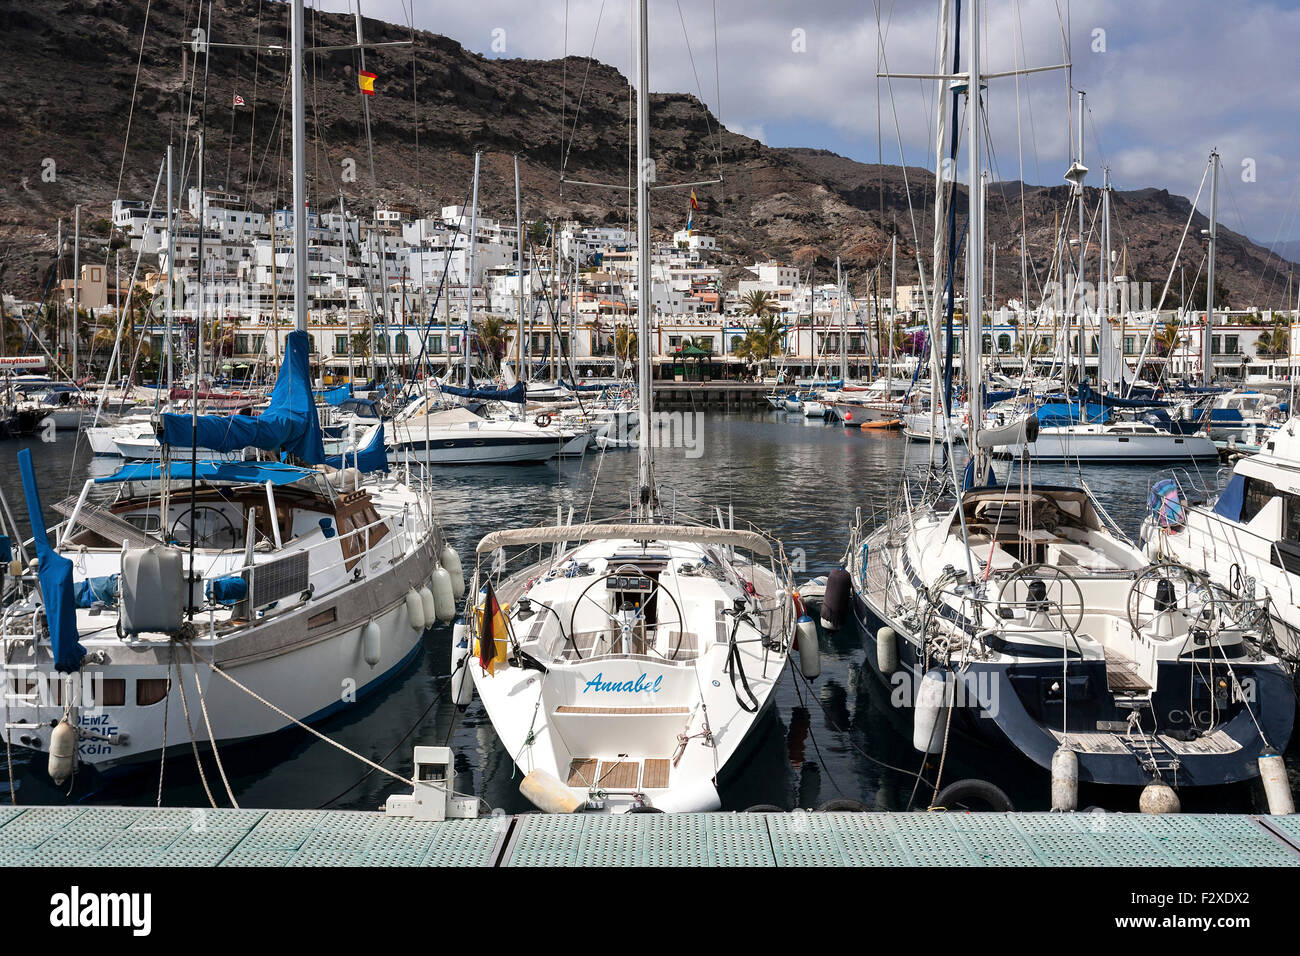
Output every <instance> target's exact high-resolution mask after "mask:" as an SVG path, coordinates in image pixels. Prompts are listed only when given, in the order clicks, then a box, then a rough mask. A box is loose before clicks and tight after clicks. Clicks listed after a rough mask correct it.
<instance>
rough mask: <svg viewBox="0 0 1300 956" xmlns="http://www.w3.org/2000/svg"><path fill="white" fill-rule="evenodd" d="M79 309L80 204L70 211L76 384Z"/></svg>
mask: <svg viewBox="0 0 1300 956" xmlns="http://www.w3.org/2000/svg"><path fill="white" fill-rule="evenodd" d="M80 308H81V203H77V205H76V208H75V209H73V211H72V383H73V384H74V385H75V384H76V382H77V311H78V310H79V309H80Z"/></svg>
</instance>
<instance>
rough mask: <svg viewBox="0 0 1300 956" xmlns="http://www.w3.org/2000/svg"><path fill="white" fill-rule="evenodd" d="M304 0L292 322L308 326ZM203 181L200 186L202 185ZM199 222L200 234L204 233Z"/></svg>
mask: <svg viewBox="0 0 1300 956" xmlns="http://www.w3.org/2000/svg"><path fill="white" fill-rule="evenodd" d="M302 5H303V0H293V15H292V18H291V19H292V25H291V32H292V43H293V58H292V61H291V67H292V70H293V323H294V328H295V329H297V330H298V331H300V332H305V331H306V330H307V127H306V119H305V116H306V113H307V109H306V106H305V104H304V95H303V75H304V71H303V54H302V38H303V12H302ZM202 186H203V184H202V183H200V184H199V187H200V189H201V188H202ZM202 234H203V233H202V226H201V225H200V232H199V235H200V237H201V236H202Z"/></svg>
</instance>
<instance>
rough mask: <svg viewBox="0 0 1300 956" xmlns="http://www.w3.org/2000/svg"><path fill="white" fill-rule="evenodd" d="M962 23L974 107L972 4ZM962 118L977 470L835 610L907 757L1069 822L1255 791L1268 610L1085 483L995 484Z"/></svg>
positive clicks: (1279, 713) (881, 535)
mask: <svg viewBox="0 0 1300 956" xmlns="http://www.w3.org/2000/svg"><path fill="white" fill-rule="evenodd" d="M966 13H967V14H968V15H969V18H970V19H969V24H968V26H967V27H966V29H965V31H964V33H965V36H966V39H967V43H968V46H967V47H966V50H967V51H968V57H967V63H966V71H967V72H966V74H965V75H964V76H961V77H960V79H961V80H962V81H963V84H964V87H965V89H966V90H967V91H968V94H967V95H970V91H978V90H979V89H980V82H979V80H980V75H981V71H980V55H981V53H980V37H981V32H980V25H981V24H980V20H979V4H978V2H976V0H967V5H966ZM966 112H967V116H968V117H969V134H968V145H967V149H968V151H969V162H970V176H969V180H968V181H969V182H970V183H971V184H974V188H973V190H972V201H971V202H970V223H969V233H968V235H969V245H968V248H967V255H968V256H969V257H970V258H969V261H968V263H967V277H968V278H967V295H966V301H967V302H968V303H969V304H970V310H971V312H970V315H969V316H968V317H967V323H966V336H967V338H966V341H965V343H964V345H963V349H962V352H963V356H964V361H965V365H966V375H967V383H968V388H967V392H968V396H969V404H970V430H971V434H970V436H969V448H970V453H971V460H970V462H969V464H968V467H967V471H966V475H965V478H964V479H960V480H959V479H958V478H957V476H956V474H955V471H954V474H953V475H952V478H951V484H949V485H948V486H947V487H944V488H941V489H938V490H937V491H932V492H931V493H930V494H929V495H924V496H923V497H922V498H921V499H920V500H913V498H912V495H911V489H906V490H905V493H904V494H903V495H900V496H899V503H898V504H896V505H895V506H894V507H893V508H891V513H890V514H889V516H888V517H887V519H886V520H884V521H883V523H879V524H866V523H864V524H863V525H861V526H860V527H859V528H858V529H857V530H856V531H855V533H854V534H853V535H852V536H851V539H850V542H849V547H848V550H847V553H846V561H845V568H844V570H842V571H840V572H838V573H837V574H833V575H832V576H831V579H830V580H829V581H828V584H827V592H826V600H827V601H828V602H831V603H832V604H834V603H836V602H848V601H851V602H852V605H853V608H854V611H855V613H856V616H857V618H858V621H859V622H860V624H861V627H862V629H863V643H864V645H865V647H866V649H867V652H868V653H867V658H868V669H869V670H870V671H871V672H873V673H875V674H877V675H878V676H879V677H880V678H881V679H882V680H884V681H886V682H887V683H888V684H889V686H890V687H891V688H893V689H894V690H895V691H897V690H898V689H899V688H902V689H903V690H904V692H905V693H906V694H907V704H908V705H910V713H911V715H912V720H913V740H912V743H913V746H914V748H915V749H916V750H918V751H920V752H921V753H931V754H935V753H946V752H947V751H948V748H949V746H950V743H951V742H952V741H956V740H966V739H975V740H978V741H981V742H983V743H984V744H988V745H992V746H994V747H998V748H1004V749H1010V750H1011V751H1013V752H1018V753H1019V754H1021V755H1023V756H1024V757H1026V758H1028V759H1029V760H1030V761H1032V762H1033V763H1035V764H1037V765H1038V766H1039V767H1041V768H1043V769H1044V771H1046V770H1047V769H1048V768H1049V767H1050V768H1051V771H1052V775H1053V776H1052V779H1053V793H1054V800H1053V806H1054V808H1055V809H1062V810H1071V809H1075V808H1076V806H1075V805H1074V803H1073V802H1077V796H1078V785H1079V783H1080V782H1086V783H1095V784H1108V785H1126V786H1148V787H1151V788H1152V789H1151V791H1150V794H1151V797H1150V799H1152V800H1161V799H1166V798H1172V797H1173V795H1172V793H1171V792H1170V791H1169V788H1171V787H1186V786H1206V785H1216V784H1223V783H1229V782H1234V781H1240V780H1247V779H1250V778H1253V777H1255V776H1258V775H1259V773H1260V766H1261V761H1262V760H1264V759H1269V758H1270V756H1271V758H1272V759H1278V758H1276V752H1280V751H1281V750H1282V749H1284V748H1285V746H1286V744H1287V742H1288V741H1289V739H1290V735H1291V730H1292V724H1293V720H1294V713H1295V695H1294V691H1293V690H1292V687H1291V681H1290V676H1289V675H1288V673H1287V671H1286V670H1285V668H1284V667H1283V666H1282V664H1281V662H1280V661H1279V659H1278V658H1277V657H1276V656H1275V655H1273V654H1271V653H1269V652H1268V651H1267V649H1266V648H1264V647H1263V646H1262V645H1261V632H1260V630H1259V628H1258V620H1259V615H1260V613H1261V604H1260V602H1258V601H1252V600H1250V599H1248V598H1246V597H1245V596H1243V595H1236V594H1232V593H1230V592H1228V591H1227V590H1226V589H1224V588H1221V587H1218V586H1216V585H1214V584H1213V583H1212V582H1210V581H1208V580H1206V579H1205V577H1204V576H1203V575H1200V574H1197V573H1196V572H1193V571H1189V570H1188V569H1187V568H1186V567H1185V566H1181V565H1176V564H1171V563H1168V562H1158V563H1155V564H1152V563H1150V562H1149V561H1148V559H1147V557H1146V556H1145V555H1143V554H1142V552H1141V551H1140V550H1139V549H1138V548H1136V547H1135V546H1134V545H1133V544H1131V543H1130V542H1129V541H1128V540H1127V539H1126V538H1125V537H1124V535H1123V534H1122V532H1120V530H1119V529H1118V528H1117V527H1116V526H1115V525H1114V523H1113V522H1111V521H1110V520H1109V519H1108V518H1107V517H1106V515H1105V511H1104V509H1103V508H1102V507H1101V506H1100V504H1099V503H1098V501H1097V500H1096V498H1095V497H1094V496H1093V494H1092V493H1091V492H1090V491H1089V490H1088V488H1087V487H1086V485H1085V486H1081V487H1063V486H1050V485H1049V486H1043V485H1040V484H1038V483H1036V482H1034V481H1033V479H1032V474H1031V467H1030V465H1029V464H1026V465H1025V466H1024V467H1023V468H1022V469H1020V477H1019V479H1018V480H1017V479H1015V478H1014V477H1012V478H1009V479H1008V480H1007V481H1005V482H998V481H996V480H994V476H993V474H992V471H991V469H990V467H989V450H990V448H991V447H993V446H994V445H996V444H999V443H1004V442H1005V437H1004V436H1003V435H1002V434H998V433H993V434H988V433H986V431H985V427H986V426H985V421H984V417H983V414H982V408H981V406H982V403H983V392H982V389H981V377H982V369H981V362H980V359H979V355H980V347H979V345H980V340H981V333H982V329H981V316H980V312H981V304H982V301H983V298H982V292H981V286H982V281H983V269H982V267H981V265H980V264H981V263H982V262H983V259H982V254H983V253H982V250H983V240H984V235H983V203H982V198H981V197H980V195H979V188H978V186H979V184H980V183H981V181H982V179H981V175H980V172H981V170H980V166H981V160H982V156H983V149H982V146H981V135H982V133H983V131H984V128H985V127H984V123H983V119H982V117H981V115H980V113H981V108H980V105H979V104H978V93H976V94H975V95H974V97H973V99H972V103H971V105H970V107H969V109H968V110H967V111H966ZM952 135H954V136H956V135H957V131H953V133H952ZM940 192H941V194H942V190H941V191H940ZM1035 424H1036V422H1033V421H1030V422H1027V423H1025V425H1024V426H1023V427H1025V429H1026V432H1027V433H1026V435H1025V437H1026V438H1028V437H1032V431H1033V428H1032V426H1033V425H1035ZM1016 427H1021V426H1019V425H1018V424H1013V425H1012V426H1007V428H1013V429H1014V428H1016ZM1040 440H1041V439H1040ZM949 451H950V456H949V460H951V447H950V449H949ZM841 606H844V605H843V604H841ZM1211 669H1212V670H1213V674H1214V675H1215V676H1214V679H1213V680H1207V675H1208V674H1209V673H1210V671H1211ZM1058 782H1059V783H1060V784H1061V787H1060V790H1059V792H1058V788H1057V783H1058ZM936 790H937V788H936ZM1071 795H1073V796H1071ZM1166 805H1168V804H1166Z"/></svg>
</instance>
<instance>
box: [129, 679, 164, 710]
mask: <svg viewBox="0 0 1300 956" xmlns="http://www.w3.org/2000/svg"><path fill="white" fill-rule="evenodd" d="M170 689H171V682H170V681H169V680H168V679H167V678H166V677H141V678H140V679H139V680H137V681H136V682H135V703H136V706H137V707H148V706H149V705H150V704H156V703H158V701H160V700H162V699H163V698H164V697H166V696H167V692H168V691H169V690H170Z"/></svg>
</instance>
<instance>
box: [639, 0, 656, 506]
mask: <svg viewBox="0 0 1300 956" xmlns="http://www.w3.org/2000/svg"><path fill="white" fill-rule="evenodd" d="M637 7H638V10H637V60H636V65H637V85H636V168H637V177H636V245H637V264H636V268H637V288H638V289H639V290H640V295H638V296H637V308H636V327H637V375H638V378H639V381H638V383H637V396H638V405H639V407H638V410H637V414H638V416H639V417H640V427H639V428H638V429H637V448H638V451H639V454H640V471H639V487H640V491H639V502H640V506H639V514H640V516H641V518H642V519H648V518H649V517H650V516H651V514H652V513H653V511H654V500H655V490H654V468H653V462H652V460H651V454H650V433H651V431H652V430H653V429H652V428H651V425H650V415H651V413H652V411H653V408H652V402H653V388H652V387H651V383H650V295H651V286H650V179H651V177H652V176H653V173H654V166H653V165H652V164H653V160H652V159H651V158H650V40H649V36H648V31H649V26H650V16H649V3H648V2H647V0H639V2H638V4H637Z"/></svg>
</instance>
